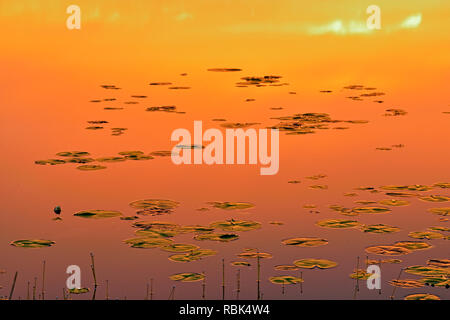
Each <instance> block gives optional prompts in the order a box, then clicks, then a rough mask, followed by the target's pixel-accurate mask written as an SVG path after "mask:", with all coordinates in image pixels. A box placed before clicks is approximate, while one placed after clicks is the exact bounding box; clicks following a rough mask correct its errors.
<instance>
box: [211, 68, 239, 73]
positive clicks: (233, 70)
mask: <svg viewBox="0 0 450 320" xmlns="http://www.w3.org/2000/svg"><path fill="white" fill-rule="evenodd" d="M208 71H213V72H236V71H242V69H238V68H211V69H208Z"/></svg>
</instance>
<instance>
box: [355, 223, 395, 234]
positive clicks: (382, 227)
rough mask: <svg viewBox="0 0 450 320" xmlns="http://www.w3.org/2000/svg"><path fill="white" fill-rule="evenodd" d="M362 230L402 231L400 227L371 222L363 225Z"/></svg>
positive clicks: (375, 231) (379, 231)
mask: <svg viewBox="0 0 450 320" xmlns="http://www.w3.org/2000/svg"><path fill="white" fill-rule="evenodd" d="M361 231H363V232H370V233H392V232H398V231H400V228H397V227H392V226H388V225H385V224H371V225H364V226H362V228H361Z"/></svg>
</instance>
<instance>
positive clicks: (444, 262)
mask: <svg viewBox="0 0 450 320" xmlns="http://www.w3.org/2000/svg"><path fill="white" fill-rule="evenodd" d="M427 265H429V266H433V267H440V268H450V259H430V260H428V261H427Z"/></svg>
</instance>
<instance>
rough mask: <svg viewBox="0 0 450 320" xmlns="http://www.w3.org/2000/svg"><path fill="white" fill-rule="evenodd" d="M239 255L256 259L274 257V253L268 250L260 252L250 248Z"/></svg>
mask: <svg viewBox="0 0 450 320" xmlns="http://www.w3.org/2000/svg"><path fill="white" fill-rule="evenodd" d="M238 257H240V258H244V259H256V258H258V257H259V258H260V259H270V258H272V255H271V254H270V253H267V252H258V251H256V250H253V249H250V250H247V251H245V252H242V253H240V254H238Z"/></svg>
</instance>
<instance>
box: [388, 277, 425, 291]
mask: <svg viewBox="0 0 450 320" xmlns="http://www.w3.org/2000/svg"><path fill="white" fill-rule="evenodd" d="M388 283H389V284H390V285H391V286H394V287H400V288H406V289H410V288H420V287H423V286H424V285H423V283H422V282H420V281H418V280H414V279H393V280H391V281H389V282H388Z"/></svg>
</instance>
